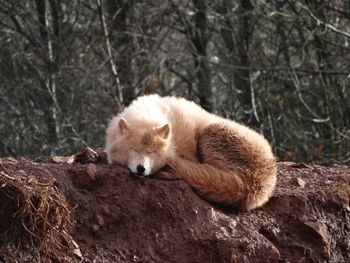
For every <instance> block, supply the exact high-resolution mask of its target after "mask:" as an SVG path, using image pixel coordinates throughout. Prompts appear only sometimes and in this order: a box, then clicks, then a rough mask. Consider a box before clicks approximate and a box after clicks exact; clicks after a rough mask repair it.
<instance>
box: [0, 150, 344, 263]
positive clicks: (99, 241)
mask: <svg viewBox="0 0 350 263" xmlns="http://www.w3.org/2000/svg"><path fill="white" fill-rule="evenodd" d="M0 164H1V166H0V197H1V196H3V198H2V199H3V200H0V236H2V237H3V238H2V240H3V241H2V242H0V262H16V261H17V262H39V260H40V262H55V261H56V262H62V261H68V262H201V263H203V262H239V263H240V262H337V263H339V262H350V208H349V205H350V202H349V197H350V168H349V167H346V166H332V167H322V166H318V165H305V164H295V163H280V164H279V166H278V168H279V176H278V186H277V189H276V192H275V194H274V196H273V197H272V199H271V200H270V201H269V202H268V203H267V204H266V205H265V206H264V207H263V208H260V209H257V210H255V211H253V212H239V211H235V210H232V209H228V208H222V207H217V206H215V205H213V204H210V203H208V202H206V201H205V200H203V199H201V198H200V197H198V196H197V195H196V194H195V193H194V192H193V190H192V189H191V187H189V186H188V185H187V184H186V183H185V182H183V181H180V180H172V181H169V180H162V179H158V178H143V179H138V178H135V177H134V176H133V175H132V174H130V173H129V171H128V170H127V169H125V168H122V167H117V166H112V165H108V164H106V163H105V157H104V155H103V153H102V152H98V153H95V152H94V151H91V150H86V151H85V152H83V153H81V154H79V155H76V156H72V157H56V158H53V160H49V161H31V160H26V159H17V160H15V159H12V158H4V159H0ZM6 176H7V177H9V178H15V179H16V180H17V181H20V180H22V181H23V180H24V181H25V182H27V183H28V182H29V184H32V183H33V180H34V179H35V180H37V181H38V180H39V181H40V178H44V179H45V182H46V184H51V185H52V187H53V189H57V190H58V191H59V193H60V194H62V196H64V197H65V198H66V200H67V203H68V204H69V206H70V207H71V214H70V218H71V219H70V221H71V222H72V226H68V227H67V228H68V229H67V233H64V234H63V236H62V235H61V232H62V231H66V230H65V228H64V227H61V229H60V228H58V227H57V228H55V229H57V230H55V231H54V232H55V233H56V232H57V233H58V234H59V235H58V237H56V239H57V242H60V246H59V247H56V248H55V247H53V248H52V250H54V251H51V252H50V253H47V250H43V249H42V247H39V248H38V249H33V247H37V246H38V243H40V242H33V243H32V244H30V243H28V242H27V243H26V245H25V246H23V245H20V246H19V247H18V248H16V247H14V246H15V245H18V242H19V243H20V240H18V239H16V241H15V240H11V238H8V237H11V235H10V234H11V233H9V231H5V230H6V229H5V227H7V225H5V223H4V222H8V221H9V218H10V219H11V218H12V219H11V220H14V219H13V218H15V219H16V218H18V214H16V211H15V209H9V208H8V207H9V205H8V204H9V201H8V200H11V198H9V197H8V194H7V195H3V194H2V193H4V192H5V190H6V189H7V188H6V187H7V186H8V185H9V184H10V182H9V181H4V180H5V179H6V178H5V177H6ZM9 178H7V179H6V180H10V179H9ZM30 178H34V179H33V180H29V179H30ZM38 178H39V179H38ZM50 180H51V181H50ZM36 183H37V184H39V185H40V182H36ZM34 188H35V187H33V189H34ZM45 189H46V188H45ZM33 191H34V190H33ZM37 191H39V192H40V193H41V195H42V192H43V190H42V189H41V190H40V189H39V190H37ZM33 195H34V196H35V193H34V194H33ZM6 200H7V201H6ZM50 200H51V199H50ZM60 200H61V201H62V202H65V201H64V200H63V199H62V198H61V199H60ZM5 201H6V202H5ZM5 203H6V204H7V206H6V205H5ZM10 203H11V202H10ZM55 203H57V201H55V202H53V203H52V205H50V206H49V205H48V206H47V207H48V208H49V209H51V208H52V207H55V205H54V204H55ZM64 206H65V205H64V204H63V205H61V206H60V207H64ZM35 211H36V210H35ZM35 211H34V212H35ZM48 211H49V210H48ZM47 213H49V212H47ZM47 218H48V219H47V220H49V219H50V218H49V217H47ZM11 220H10V221H11ZM56 221H57V220H56ZM1 222H3V223H1ZM35 222H36V221H35ZM50 222H51V221H50ZM61 225H62V224H61ZM23 231H25V230H23ZM60 231H61V232H60ZM40 233H43V232H40ZM45 233H46V232H45ZM51 234H52V233H51ZM6 237H7V238H6ZM56 239H55V240H56ZM62 240H63V241H62ZM74 241H75V242H74ZM55 249H56V250H55ZM43 251H44V252H46V253H43ZM55 251H56V252H57V253H54V252H55ZM80 253H81V254H82V255H81V256H80ZM14 260H16V261H14Z"/></svg>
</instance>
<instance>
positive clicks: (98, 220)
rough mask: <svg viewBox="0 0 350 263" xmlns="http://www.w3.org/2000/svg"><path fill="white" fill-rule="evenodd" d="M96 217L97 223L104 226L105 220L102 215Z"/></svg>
mask: <svg viewBox="0 0 350 263" xmlns="http://www.w3.org/2000/svg"><path fill="white" fill-rule="evenodd" d="M96 219H97V224H98V225H99V226H103V225H104V224H105V221H104V219H103V217H102V216H101V215H96Z"/></svg>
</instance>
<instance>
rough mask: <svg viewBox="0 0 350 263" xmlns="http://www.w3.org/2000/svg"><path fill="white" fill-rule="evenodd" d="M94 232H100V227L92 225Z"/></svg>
mask: <svg viewBox="0 0 350 263" xmlns="http://www.w3.org/2000/svg"><path fill="white" fill-rule="evenodd" d="M92 230H93V231H94V232H97V231H98V230H100V226H99V225H92Z"/></svg>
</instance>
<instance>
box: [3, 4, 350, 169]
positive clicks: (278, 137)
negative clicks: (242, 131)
mask: <svg viewBox="0 0 350 263" xmlns="http://www.w3.org/2000/svg"><path fill="white" fill-rule="evenodd" d="M144 93H158V94H161V95H179V96H183V97H186V98H189V99H192V100H195V101H196V102H197V103H199V104H200V105H202V107H204V108H205V109H207V110H209V111H211V112H214V113H217V114H220V115H222V116H226V117H229V118H232V119H234V120H236V121H239V122H242V123H245V124H247V125H248V126H251V127H253V128H254V129H256V130H257V131H259V132H261V133H263V134H264V135H265V136H266V137H267V138H268V139H269V141H270V142H271V144H272V145H273V148H274V151H275V152H276V153H277V155H278V157H279V159H280V160H302V161H317V162H323V163H330V162H338V163H347V164H349V163H350V3H349V1H347V0H325V1H321V0H302V1H289V0H274V1H268V0H217V1H208V0H152V1H141V0H129V1H128V0H0V138H1V139H0V156H27V157H39V156H48V155H52V154H69V153H74V152H76V151H77V149H79V147H80V146H81V145H83V144H87V145H90V146H92V147H97V146H98V147H103V146H104V135H105V128H106V125H107V123H108V120H109V119H110V118H111V117H112V116H113V115H114V114H116V113H117V112H118V111H120V110H121V109H122V108H123V107H124V106H125V105H127V104H129V103H130V101H132V99H134V98H135V97H137V96H138V95H141V94H144Z"/></svg>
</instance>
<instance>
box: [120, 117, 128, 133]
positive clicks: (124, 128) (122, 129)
mask: <svg viewBox="0 0 350 263" xmlns="http://www.w3.org/2000/svg"><path fill="white" fill-rule="evenodd" d="M118 127H119V130H120V133H121V134H125V132H127V131H129V130H130V125H129V123H128V122H127V121H126V120H125V119H124V118H120V120H119V123H118Z"/></svg>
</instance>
